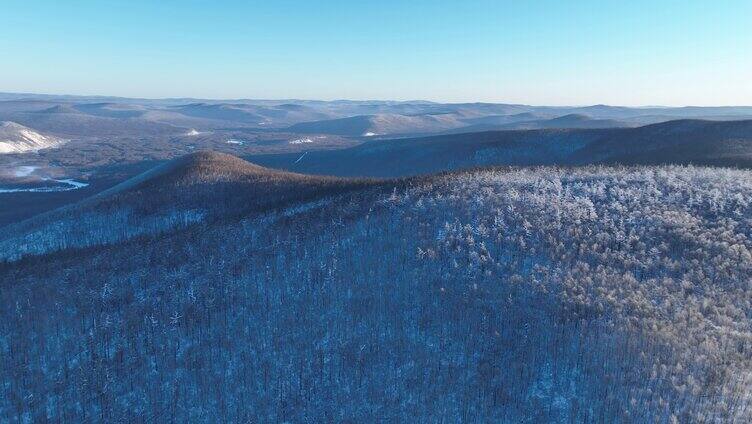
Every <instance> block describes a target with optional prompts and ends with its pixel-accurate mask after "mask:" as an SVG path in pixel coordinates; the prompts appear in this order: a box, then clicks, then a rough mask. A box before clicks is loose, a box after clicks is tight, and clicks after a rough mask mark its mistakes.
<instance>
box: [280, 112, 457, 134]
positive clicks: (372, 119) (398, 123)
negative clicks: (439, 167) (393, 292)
mask: <svg viewBox="0 0 752 424" xmlns="http://www.w3.org/2000/svg"><path fill="white" fill-rule="evenodd" d="M460 118H461V117H460V116H457V115H456V114H436V115H433V114H431V115H414V116H408V115H398V114H378V115H359V116H352V117H348V118H340V119H332V120H324V121H314V122H302V123H299V124H295V125H292V126H290V127H289V128H287V131H290V132H299V133H314V134H332V135H343V136H350V137H372V136H377V135H404V134H421V133H435V132H440V131H445V130H449V129H453V128H459V127H462V126H464V123H463V122H462V121H461V119H460Z"/></svg>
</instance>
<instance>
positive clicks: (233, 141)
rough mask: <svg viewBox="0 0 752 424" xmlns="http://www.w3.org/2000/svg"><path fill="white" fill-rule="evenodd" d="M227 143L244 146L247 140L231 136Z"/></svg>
mask: <svg viewBox="0 0 752 424" xmlns="http://www.w3.org/2000/svg"><path fill="white" fill-rule="evenodd" d="M227 144H235V145H238V146H242V145H244V144H245V141H244V140H236V139H234V138H231V139H229V140H227Z"/></svg>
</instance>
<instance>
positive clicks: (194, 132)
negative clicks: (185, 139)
mask: <svg viewBox="0 0 752 424" xmlns="http://www.w3.org/2000/svg"><path fill="white" fill-rule="evenodd" d="M199 134H201V132H200V131H196V130H195V129H193V128H191V130H190V131H188V132H187V133H185V135H187V136H191V137H192V136H195V135H199Z"/></svg>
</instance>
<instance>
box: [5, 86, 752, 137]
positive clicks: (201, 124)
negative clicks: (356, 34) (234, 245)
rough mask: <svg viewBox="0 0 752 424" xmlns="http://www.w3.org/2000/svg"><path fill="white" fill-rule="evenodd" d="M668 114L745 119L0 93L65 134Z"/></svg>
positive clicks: (565, 120)
mask: <svg viewBox="0 0 752 424" xmlns="http://www.w3.org/2000/svg"><path fill="white" fill-rule="evenodd" d="M675 119H712V120H739V119H752V107H680V108H677V107H649V108H630V107H620V106H608V105H594V106H586V107H579V106H577V107H552V106H529V105H518V104H493V103H434V102H426V101H407V102H395V101H349V100H336V101H313V100H201V99H161V100H150V99H126V98H117V97H76V96H48V95H36V94H13V93H0V120H8V121H13V122H18V123H20V124H22V125H25V126H28V127H30V128H35V129H38V130H40V131H48V132H52V133H55V134H60V135H68V136H80V137H82V136H88V137H97V136H123V135H131V134H133V133H135V132H139V133H140V134H142V135H144V136H168V135H180V134H185V133H186V132H188V131H190V130H198V131H202V130H215V129H227V128H245V129H252V130H256V131H266V132H269V131H271V132H274V131H283V132H293V133H302V134H323V135H326V134H329V135H338V136H346V137H356V138H357V137H395V136H416V135H429V134H439V133H453V132H473V131H488V130H505V129H543V128H613V127H634V126H639V125H645V124H653V123H659V122H665V121H669V120H675Z"/></svg>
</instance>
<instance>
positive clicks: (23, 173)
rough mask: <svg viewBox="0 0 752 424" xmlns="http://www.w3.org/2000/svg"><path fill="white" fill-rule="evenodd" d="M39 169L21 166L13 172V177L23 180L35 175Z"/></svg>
mask: <svg viewBox="0 0 752 424" xmlns="http://www.w3.org/2000/svg"><path fill="white" fill-rule="evenodd" d="M37 169H39V167H38V166H26V165H24V166H19V167H17V168H16V169H15V170H14V171H13V176H14V177H17V178H23V177H28V176H29V175H31V174H33V173H34V171H36V170H37Z"/></svg>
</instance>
